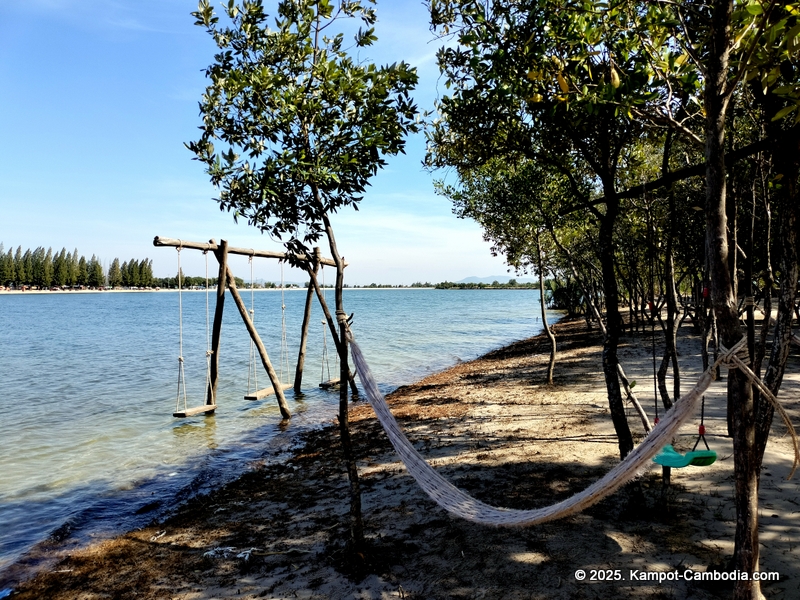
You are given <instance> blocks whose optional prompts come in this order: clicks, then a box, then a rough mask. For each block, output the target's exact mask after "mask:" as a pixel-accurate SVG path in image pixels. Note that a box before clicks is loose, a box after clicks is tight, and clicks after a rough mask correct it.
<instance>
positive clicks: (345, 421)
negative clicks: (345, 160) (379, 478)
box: [322, 213, 364, 550]
mask: <svg viewBox="0 0 800 600" xmlns="http://www.w3.org/2000/svg"><path fill="white" fill-rule="evenodd" d="M322 220H323V223H324V225H325V233H326V234H327V237H328V244H329V245H330V249H331V256H332V258H333V260H334V262H335V263H336V288H335V294H336V320H337V322H338V324H339V344H338V345H337V349H338V351H339V374H340V375H339V377H340V381H341V382H342V383H341V384H340V385H339V437H340V438H341V441H342V452H343V454H344V461H345V466H346V468H347V477H348V480H349V481H350V541H351V543H352V544H353V547H354V550H359V549H362V548H363V547H364V519H363V516H362V511H361V484H360V482H359V477H358V466H357V465H356V459H355V453H354V452H353V442H352V439H351V436H350V414H349V406H348V402H347V387H348V386H347V385H345V382H346V381H348V380H349V379H350V367H349V361H348V353H347V327H348V324H347V313H346V312H345V310H344V296H343V291H342V290H343V289H344V266H345V265H344V259H343V258H342V257H341V256H340V255H339V250H338V248H337V247H336V238H335V237H334V235H333V227H332V226H331V223H330V220H329V219H328V216H327V215H326V214H324V213H323V215H322Z"/></svg>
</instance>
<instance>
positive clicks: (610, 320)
mask: <svg viewBox="0 0 800 600" xmlns="http://www.w3.org/2000/svg"><path fill="white" fill-rule="evenodd" d="M604 187H605V188H606V189H605V190H604V191H605V193H606V214H605V215H604V216H603V217H602V218H601V221H600V235H599V245H600V266H601V269H602V273H603V292H604V297H605V303H606V332H607V334H606V337H605V340H604V342H603V375H604V376H605V382H606V390H607V392H608V406H609V409H610V411H611V421H612V422H613V423H614V430H615V431H616V434H617V439H618V442H619V455H620V458H622V459H624V458H625V457H626V456H627V455H628V453H629V452H630V451H631V450H633V436H632V435H631V429H630V427H629V426H628V419H627V417H626V415H625V405H624V403H623V401H622V391H621V389H620V384H619V374H618V372H617V364H618V362H619V361H618V359H617V347H618V346H619V338H620V334H621V332H622V316H621V315H620V313H619V291H618V287H617V277H616V272H615V269H614V238H613V236H614V222H615V221H616V218H617V215H618V214H619V199H618V198H617V197H616V194H615V191H614V188H613V182H611V181H609V182H604Z"/></svg>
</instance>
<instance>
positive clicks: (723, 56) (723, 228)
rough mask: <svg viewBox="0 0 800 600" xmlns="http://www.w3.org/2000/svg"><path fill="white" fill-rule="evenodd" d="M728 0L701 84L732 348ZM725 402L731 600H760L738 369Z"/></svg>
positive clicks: (712, 256)
mask: <svg viewBox="0 0 800 600" xmlns="http://www.w3.org/2000/svg"><path fill="white" fill-rule="evenodd" d="M732 10H733V4H732V2H730V0H714V1H713V3H712V16H711V19H712V37H711V41H710V48H709V52H708V61H707V76H706V84H705V110H706V131H705V133H706V141H705V158H706V203H705V204H706V205H705V215H706V255H707V258H708V264H709V275H710V280H711V303H712V308H713V310H714V312H715V314H716V317H717V327H718V330H719V335H720V338H721V341H722V343H723V344H724V345H725V346H726V347H727V348H731V347H732V346H733V345H734V344H736V343H737V342H738V341H739V340H740V339H741V338H742V331H741V327H740V324H739V315H738V310H737V305H736V297H735V295H734V285H733V281H732V279H731V272H730V265H729V262H728V261H729V248H728V231H727V223H726V221H727V219H726V208H727V204H726V189H725V188H726V181H725V149H724V141H725V112H726V105H727V100H728V98H729V91H728V90H727V89H726V86H727V79H728V58H729V52H730V46H731V39H730V23H731V13H732ZM728 398H729V401H730V405H731V408H732V409H733V448H734V480H735V499H736V537H735V544H734V568H735V569H736V570H737V571H740V572H744V573H747V574H748V575H749V576H750V577H748V579H747V580H746V581H741V580H737V581H736V583H735V584H734V598H735V599H736V600H745V599H748V600H751V599H760V598H762V595H761V589H760V584H759V582H758V581H752V574H753V573H754V572H755V571H757V570H758V557H759V555H758V552H759V548H758V461H756V460H754V459H755V450H756V448H755V411H754V405H753V392H752V387H751V385H750V383H749V381H748V380H747V378H746V377H745V376H744V374H743V373H741V372H740V371H739V370H737V369H733V370H729V371H728Z"/></svg>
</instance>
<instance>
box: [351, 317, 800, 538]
mask: <svg viewBox="0 0 800 600" xmlns="http://www.w3.org/2000/svg"><path fill="white" fill-rule="evenodd" d="M337 316H338V315H337ZM340 320H341V319H340ZM346 331H347V339H348V341H349V342H350V348H351V353H352V356H353V362H354V364H355V366H356V371H357V373H358V377H359V379H360V381H361V385H362V386H363V388H364V392H365V394H366V396H367V399H368V400H369V403H370V404H371V405H372V408H373V410H374V411H375V414H376V416H377V417H378V421H379V422H380V423H381V425H382V426H383V429H384V431H385V432H386V435H387V436H388V437H389V441H390V442H391V443H392V446H393V447H394V449H395V451H396V452H397V454H398V455H399V456H400V458H401V460H402V461H403V463H404V464H405V466H406V469H408V472H409V473H410V474H411V476H412V477H413V478H414V479H415V480H416V482H417V484H418V485H419V486H420V487H421V488H422V489H423V491H424V492H425V493H426V494H427V495H428V496H429V497H430V498H431V499H432V500H433V501H434V502H436V503H437V504H438V505H439V506H441V507H442V508H444V509H445V510H447V511H448V512H450V513H452V514H453V515H456V516H458V517H461V518H462V519H466V520H467V521H472V522H475V523H481V524H484V525H493V526H497V527H520V526H529V525H536V524H539V523H545V522H547V521H553V520H555V519H560V518H563V517H566V516H569V515H573V514H576V513H579V512H581V511H583V510H584V509H586V508H588V507H589V506H591V505H593V504H595V503H596V502H598V501H599V500H601V499H603V498H605V497H606V496H608V495H610V494H612V493H614V492H615V491H616V490H618V489H619V488H620V487H622V486H623V485H624V484H625V483H627V482H628V481H630V480H632V479H634V478H635V477H636V476H637V475H638V474H639V473H641V472H642V471H643V470H644V469H645V468H646V467H648V466H649V460H650V459H651V458H652V457H653V456H655V455H656V453H658V451H659V450H661V448H662V447H664V446H665V445H666V444H668V443H669V442H670V441H671V440H672V438H673V437H674V436H675V434H676V433H677V431H678V429H679V428H680V426H681V425H682V424H683V423H684V422H685V421H686V420H687V419H688V418H689V417H691V416H692V415H693V414H694V412H695V409H696V407H697V403H698V401H699V400H700V398H701V397H702V395H703V393H704V392H705V391H706V389H708V386H709V385H711V382H712V381H713V380H714V372H715V370H716V367H717V365H718V364H724V365H725V366H728V367H729V368H732V367H733V366H734V365H735V368H740V369H741V368H742V365H744V363H743V361H742V360H741V358H739V357H738V356H737V353H740V352H741V351H742V349H744V352H745V353H747V346H746V342H747V338H746V337H744V338H742V339H741V340H740V341H739V342H737V344H736V345H735V346H733V348H731V349H730V350H729V351H727V350H723V351H722V353H721V356H720V358H719V359H717V361H716V362H715V363H714V364H713V365H712V366H710V367H709V368H708V369H707V370H706V371H704V372H703V374H702V375H701V376H700V378H699V380H698V381H697V383H696V384H695V386H694V387H693V388H692V389H691V390H690V391H689V392H688V393H687V394H685V395H684V396H682V397H681V398H680V399H679V400H677V401H676V402H675V403H674V404H673V406H672V408H671V409H670V410H669V411H667V414H666V415H665V416H664V418H662V419H661V420H660V421H659V423H658V424H657V425H655V426H654V427H653V430H652V431H651V432H650V433H649V434H648V435H647V437H645V439H644V441H643V442H642V443H641V444H639V446H637V447H636V448H635V449H634V450H633V451H632V452H631V453H630V454H628V456H627V457H625V459H624V460H622V461H621V462H619V463H618V464H617V465H616V466H615V467H614V468H612V469H611V470H610V471H609V472H608V473H607V474H606V475H605V476H604V477H602V478H601V479H599V480H598V481H596V482H595V483H593V484H592V485H590V486H589V487H587V488H586V489H585V490H583V491H582V492H579V493H577V494H575V495H574V496H572V497H570V498H567V499H566V500H562V501H561V502H558V503H556V504H553V505H552V506H547V507H543V508H538V509H533V510H517V509H509V508H501V507H495V506H491V505H489V504H486V503H485V502H482V501H480V500H478V499H476V498H473V497H472V496H470V495H469V494H467V493H465V492H463V491H462V490H460V489H458V488H457V487H456V486H454V485H453V484H452V483H450V482H449V481H447V480H446V479H445V478H444V477H442V475H440V474H439V473H437V472H436V471H435V470H434V469H433V468H432V467H431V466H430V465H429V464H428V463H427V462H426V461H425V459H424V458H423V457H422V455H421V454H420V453H419V452H418V451H417V450H416V448H414V446H413V445H412V444H411V442H410V441H409V440H408V438H407V437H406V436H405V435H404V434H403V431H402V430H401V429H400V426H399V424H398V423H397V420H396V419H395V418H394V415H393V414H392V412H391V410H389V407H388V405H387V404H386V399H385V398H384V397H383V394H381V392H380V390H379V389H378V385H377V383H376V382H375V379H374V378H373V376H372V373H371V372H370V369H369V365H367V362H366V360H365V359H364V355H363V354H362V353H361V349H360V348H359V347H358V344H357V343H356V342H355V339H354V338H353V334H352V332H351V331H350V329H349V328H347V330H346ZM720 350H722V348H720ZM742 371H743V372H744V373H745V374H746V375H747V377H748V378H750V379H751V380H753V378H755V379H758V378H757V377H755V375H753V374H752V371H750V370H749V369H748V368H747V366H746V365H744V369H742ZM762 385H763V384H762ZM764 387H765V388H766V386H764ZM759 389H761V386H759ZM767 391H768V390H767ZM768 397H769V398H770V400H771V401H772V403H773V404H775V405H776V408H778V407H779V406H780V404H779V403H778V402H777V399H776V398H775V396H774V395H772V394H771V393H770V394H769V395H768ZM778 411H779V412H780V413H781V416H783V417H784V421H785V422H787V425H788V426H789V431H790V432H791V433H792V439H793V442H794V447H795V468H796V467H797V464H798V462H800V449H798V445H797V437H796V435H795V433H794V429H793V427H792V426H791V422H790V421H788V415H786V411H784V410H783V408H782V407H780V408H778ZM792 473H794V469H792ZM789 477H791V474H790V475H789Z"/></svg>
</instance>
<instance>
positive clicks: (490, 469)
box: [10, 321, 800, 600]
mask: <svg viewBox="0 0 800 600" xmlns="http://www.w3.org/2000/svg"><path fill="white" fill-rule="evenodd" d="M555 329H556V335H557V337H558V345H559V356H558V362H557V365H556V371H555V384H554V385H553V386H548V385H547V384H546V383H545V380H546V368H547V359H548V352H549V350H548V347H547V340H546V338H544V337H543V336H540V337H537V338H533V339H530V340H525V341H521V342H518V343H515V344H512V345H510V346H508V347H506V348H503V349H500V350H497V351H495V352H492V353H490V354H488V355H486V356H484V357H482V358H479V359H477V360H475V361H471V362H466V363H462V364H458V365H456V366H454V367H453V368H451V369H449V370H447V371H445V372H442V373H438V374H435V375H432V376H430V377H427V378H426V379H423V380H422V381H419V382H417V383H415V384H413V385H409V386H405V387H402V388H400V389H398V390H397V391H396V392H394V393H393V394H392V395H391V396H390V398H389V402H390V406H391V407H392V410H393V412H394V414H395V415H396V416H397V418H398V421H399V422H400V424H401V425H402V426H403V428H404V429H405V431H406V433H407V435H408V437H409V438H410V439H411V440H412V441H413V442H414V444H415V446H416V448H417V449H418V450H419V451H420V452H421V453H422V454H423V455H424V456H425V457H426V458H427V459H428V460H429V461H430V462H431V464H432V465H434V467H435V468H436V469H437V470H439V471H440V472H441V473H442V474H444V475H445V476H446V477H447V478H448V479H450V480H451V481H452V482H453V483H454V484H455V485H457V486H458V487H460V488H462V489H464V490H466V491H467V492H469V493H470V494H472V495H474V496H476V497H477V498H479V499H481V500H483V501H485V502H488V503H490V504H494V505H498V506H506V507H509V508H535V507H541V506H547V505H549V504H552V503H553V502H556V501H558V500H562V499H564V498H567V497H568V496H570V495H572V494H574V493H576V492H578V491H580V490H582V489H583V488H585V487H586V486H587V485H589V484H591V483H592V482H593V481H596V480H597V479H598V478H599V477H600V476H602V475H603V474H604V473H605V472H606V471H607V470H608V469H609V468H610V467H611V466H613V465H614V464H615V463H616V462H617V461H618V457H619V455H618V448H617V442H616V437H615V436H614V432H613V427H612V424H611V419H610V416H609V410H608V403H607V399H606V393H605V385H604V382H603V377H602V373H601V371H600V351H601V346H602V339H601V337H600V334H599V332H597V331H596V330H595V331H592V332H590V331H588V330H587V328H586V324H585V323H584V322H583V321H572V322H567V321H564V322H561V323H559V324H558V325H557V326H556V328H555ZM650 341H651V338H650V334H649V332H645V333H641V334H637V333H630V334H629V335H628V336H626V337H625V338H623V341H622V344H621V347H620V361H621V363H622V364H623V366H624V368H625V370H626V372H627V374H628V377H629V378H630V379H632V380H636V381H637V385H636V387H635V389H634V391H635V392H636V393H637V394H638V396H639V398H640V400H641V401H642V403H643V405H644V408H645V410H646V411H647V412H648V415H649V416H650V419H651V420H652V418H653V416H654V414H653V413H654V408H653V376H652V355H651V353H650V352H651V350H650ZM659 345H660V343H659ZM699 351H700V342H699V336H698V335H696V334H695V333H693V331H692V328H691V326H690V325H688V324H687V325H685V326H684V327H682V328H681V331H680V333H679V353H680V363H681V368H682V378H683V387H684V389H688V388H689V386H690V385H692V384H693V383H694V381H695V380H696V378H697V376H698V374H699V371H700V357H699ZM659 352H660V350H659ZM367 360H369V357H368V356H367ZM798 372H800V360H798V356H797V353H796V351H793V352H792V355H791V356H790V358H789V365H788V367H787V376H786V378H785V379H784V383H783V388H782V390H781V393H780V398H781V399H783V400H784V401H785V402H786V406H787V408H788V409H789V412H790V414H791V416H792V418H793V419H794V421H795V423H797V422H798V421H800V415H798V409H797V405H796V402H795V401H794V400H795V399H796V398H797V396H798V391H800V381H799V379H800V378H799V377H798ZM724 385H725V384H724V381H722V382H716V383H715V384H713V387H712V388H711V389H710V391H709V393H708V394H707V396H706V427H707V435H706V437H707V439H708V441H709V444H710V445H711V447H712V449H714V450H716V451H717V453H718V456H719V459H718V460H717V462H716V463H715V464H713V465H712V466H710V467H703V468H699V467H689V468H685V469H680V470H677V469H673V471H672V485H671V486H670V487H669V488H668V489H664V488H663V486H662V482H661V471H660V468H653V469H650V470H649V471H648V472H646V473H643V474H642V476H641V477H640V478H639V479H637V480H636V481H635V482H633V483H632V484H630V485H628V486H627V487H626V488H624V489H623V490H621V491H620V492H618V493H616V494H614V495H612V496H611V497H609V498H607V499H606V500H604V501H602V502H600V503H599V504H598V505H596V506H594V507H592V508H590V509H589V510H587V511H585V512H584V513H582V514H580V515H577V516H574V517H569V518H566V519H563V520H560V521H556V522H553V523H547V524H545V525H539V526H535V527H528V528H521V529H495V528H490V527H485V526H481V525H476V524H472V523H469V522H466V521H462V520H459V519H457V518H454V517H451V516H449V515H448V514H447V513H446V512H445V511H444V510H442V509H441V508H439V507H438V506H437V505H436V504H435V503H433V502H432V501H431V500H429V499H428V498H427V496H425V495H424V494H423V493H422V492H421V491H420V490H419V488H418V487H417V486H416V484H415V483H414V481H413V479H412V478H411V477H410V476H409V475H408V473H407V472H406V470H405V468H404V467H403V465H402V463H401V462H400V461H399V460H398V458H397V457H396V455H395V454H394V453H393V451H392V449H391V446H390V445H389V442H388V441H387V439H386V437H385V435H384V434H383V432H382V430H381V428H380V426H379V425H378V424H377V422H376V420H375V418H374V414H373V412H372V409H371V408H370V407H369V406H368V405H366V404H365V403H363V402H357V403H355V404H354V405H353V406H352V416H351V419H352V424H353V439H354V444H355V452H356V456H357V458H358V466H359V472H360V475H361V482H362V488H363V509H364V518H365V528H366V537H367V540H368V545H367V548H366V549H365V551H364V552H363V553H360V554H358V555H351V554H349V553H348V552H346V550H345V540H346V538H347V531H346V522H347V519H346V515H347V509H348V485H347V478H346V473H345V471H344V468H343V465H342V463H341V460H340V455H341V451H340V448H339V442H338V434H337V431H336V428H335V427H334V426H333V425H334V424H331V426H330V427H327V428H325V429H322V430H319V431H315V432H312V433H310V434H307V435H304V436H303V438H302V440H300V443H299V446H298V449H297V450H296V451H295V452H294V453H293V456H292V458H291V459H290V460H288V461H286V462H284V463H281V464H277V465H266V464H256V465H253V466H252V469H251V470H249V471H248V472H247V473H246V474H245V475H244V476H242V477H241V478H240V479H238V480H236V481H234V482H232V483H231V484H229V485H227V486H225V487H224V488H222V489H219V490H216V491H214V492H212V493H210V494H208V495H204V496H201V497H197V498H195V499H193V500H191V501H190V502H188V503H187V504H185V505H184V506H181V507H179V508H178V509H177V510H176V511H175V513H174V515H173V516H171V517H170V518H169V519H167V520H165V521H163V522H156V523H152V524H151V525H150V526H148V527H146V528H144V529H141V530H137V531H133V532H129V533H126V534H124V535H121V536H119V537H117V538H115V539H112V540H106V541H102V542H98V543H96V544H94V545H91V546H89V547H86V548H83V549H80V550H77V551H75V550H70V551H69V552H68V553H67V552H65V551H63V550H59V547H58V544H55V543H51V544H49V545H45V546H43V547H42V548H39V549H38V550H37V552H40V553H43V554H45V555H49V556H51V557H52V558H53V560H52V561H51V562H49V563H48V566H47V567H46V569H44V570H42V572H40V573H39V574H38V575H37V576H35V577H34V578H33V579H31V580H29V581H28V582H26V583H24V584H22V585H21V586H19V587H18V588H17V589H16V590H15V591H14V592H13V593H12V595H11V596H10V597H12V598H20V599H22V598H25V599H40V598H52V599H57V600H58V599H81V600H89V599H92V600H94V599H100V598H119V599H127V598H147V599H162V598H175V599H183V600H190V599H192V600H195V599H209V600H210V599H223V598H224V599H228V598H230V599H233V598H237V599H238V598H248V599H252V598H275V599H278V598H280V599H283V598H319V599H322V598H342V599H344V598H348V599H350V598H353V599H368V598H369V599H378V598H380V599H383V598H415V599H423V598H424V599H431V598H487V599H493V598H509V599H517V598H518V599H528V598H563V599H566V598H610V597H614V598H645V597H647V598H717V597H728V596H729V595H730V589H731V587H732V584H731V583H729V582H703V581H694V580H689V581H687V580H686V577H687V575H686V573H687V571H691V572H693V573H694V572H697V573H701V572H706V571H709V570H713V569H718V570H722V571H727V570H729V569H728V567H727V562H728V560H729V558H730V557H731V555H732V552H733V533H734V527H735V512H734V505H733V497H732V480H733V477H732V474H733V460H732V445H731V440H730V438H728V437H727V436H726V427H725V418H724V415H725V407H724ZM629 422H630V424H631V428H632V429H633V431H634V433H635V436H636V439H637V440H640V439H641V438H642V436H643V434H644V430H643V428H642V424H641V422H640V421H639V419H638V417H637V416H636V415H635V413H634V411H633V409H632V408H629ZM698 423H699V415H698V418H697V420H696V421H692V422H690V423H688V424H687V425H685V426H684V428H683V429H682V430H681V435H680V436H679V437H678V439H677V440H676V444H675V445H676V447H677V448H678V449H679V450H682V451H686V450H690V449H691V446H692V445H693V444H694V441H695V438H696V435H697V425H698ZM784 433H785V432H784V431H783V430H782V429H781V426H780V425H779V424H776V425H775V426H774V427H773V434H772V437H771V441H770V444H769V446H768V448H767V453H766V456H765V460H764V470H763V473H762V480H761V481H762V483H761V498H760V500H761V502H760V507H761V515H760V516H761V530H760V531H761V547H762V553H761V557H762V558H761V569H762V571H767V572H775V573H778V574H779V580H777V581H770V582H766V583H763V584H762V588H763V591H764V594H765V595H766V597H767V598H793V597H797V594H798V593H800V592H798V589H800V529H798V524H799V523H798V521H799V520H800V512H799V511H800V477H798V476H796V477H795V478H794V479H793V480H790V481H787V480H786V475H787V474H788V472H789V470H790V467H791V457H792V453H791V444H790V443H789V441H788V438H786V437H784V436H783V434H784ZM578 570H582V571H584V572H585V573H586V578H585V579H583V580H580V579H579V578H576V571H578ZM656 572H661V573H662V574H663V575H662V576H661V579H662V581H660V582H659V581H657V580H652V578H654V577H655V578H657V577H658V576H657V575H656V576H650V577H651V579H650V580H646V581H641V580H639V578H641V577H642V574H646V573H656ZM673 572H674V573H676V574H677V575H675V576H669V577H670V578H671V579H667V576H668V573H673ZM578 577H580V575H578ZM593 577H594V579H592V578H593Z"/></svg>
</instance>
